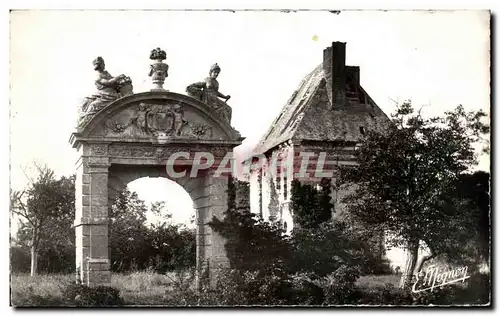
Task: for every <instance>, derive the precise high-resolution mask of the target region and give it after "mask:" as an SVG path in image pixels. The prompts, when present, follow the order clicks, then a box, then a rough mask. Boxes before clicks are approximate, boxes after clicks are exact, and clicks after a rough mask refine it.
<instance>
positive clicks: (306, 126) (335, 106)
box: [247, 42, 389, 232]
mask: <svg viewBox="0 0 500 316" xmlns="http://www.w3.org/2000/svg"><path fill="white" fill-rule="evenodd" d="M345 62H346V43H341V42H334V43H332V46H331V47H327V48H326V49H325V50H324V51H323V61H322V63H321V64H319V65H318V66H317V67H316V68H315V69H314V70H312V71H311V72H310V73H309V74H308V75H307V76H305V77H304V79H303V80H302V82H301V83H300V84H299V86H298V88H297V90H296V91H294V92H293V94H292V96H291V97H290V99H289V100H288V101H287V102H286V104H285V105H284V106H283V108H282V110H281V112H280V113H279V115H278V117H276V119H275V120H274V121H273V123H272V124H271V126H270V128H269V130H268V131H267V132H266V133H265V134H264V135H263V137H262V139H261V140H260V141H259V143H258V144H257V145H256V147H255V149H254V151H253V157H254V159H255V157H256V156H258V155H261V157H262V155H264V156H265V161H266V162H267V164H271V158H272V157H273V155H277V157H280V159H283V160H287V159H288V160H287V161H289V163H288V164H287V166H288V167H287V168H288V169H294V170H293V172H286V171H285V172H280V173H272V172H269V169H266V168H265V167H263V168H253V169H252V170H251V171H250V173H249V174H248V175H247V177H248V179H247V180H248V181H249V182H250V204H251V211H252V212H253V213H259V214H261V215H262V216H263V218H264V219H269V218H271V219H272V220H273V219H275V220H278V221H280V222H281V223H282V224H283V225H284V227H286V230H287V231H288V232H289V231H290V230H291V229H292V228H293V220H292V214H291V210H290V208H289V204H290V189H291V181H292V180H293V178H294V177H296V172H298V166H300V164H301V161H303V157H301V155H304V153H305V152H309V153H311V152H312V153H314V156H313V157H310V159H309V161H310V164H309V166H311V165H314V164H315V163H318V164H319V161H321V160H322V159H323V161H324V170H326V171H329V172H330V173H331V176H330V179H331V181H332V183H333V185H334V186H333V191H332V193H331V196H332V202H333V203H334V210H335V214H337V215H338V214H339V213H341V212H342V204H341V203H340V201H341V198H342V196H343V193H344V194H345V190H344V191H343V190H342V189H341V188H336V187H335V183H336V176H337V175H338V173H336V170H337V169H338V168H337V167H338V166H342V165H355V164H356V161H355V159H354V156H353V151H354V149H355V146H356V145H357V144H358V142H359V140H360V138H361V137H362V136H363V134H365V133H366V131H367V130H370V129H381V128H383V127H384V126H386V125H387V124H388V123H389V118H388V117H387V115H386V114H385V113H384V112H383V111H382V110H381V109H380V108H379V107H378V106H377V104H376V103H375V102H374V101H373V100H372V99H371V98H370V96H369V95H368V93H367V92H366V91H365V90H364V89H363V88H362V87H361V85H360V69H359V67H357V66H347V65H346V63H345ZM301 153H302V154H301ZM320 153H324V156H323V157H321V156H320ZM290 161H292V162H293V163H290ZM290 166H295V167H291V168H290ZM314 169H315V168H314V167H313V168H312V170H311V167H309V168H308V170H309V171H312V176H310V177H301V178H300V179H299V180H300V181H301V182H302V183H304V182H305V183H308V184H316V185H318V184H319V183H320V182H321V181H322V179H323V178H324V177H321V176H318V175H317V174H316V175H314ZM287 171H291V170H287ZM310 174H311V173H310Z"/></svg>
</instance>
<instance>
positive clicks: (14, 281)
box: [11, 271, 399, 306]
mask: <svg viewBox="0 0 500 316" xmlns="http://www.w3.org/2000/svg"><path fill="white" fill-rule="evenodd" d="M73 282H74V275H72V274H48V275H37V276H35V277H30V276H29V274H12V275H11V304H12V305H13V306H27V305H37V304H36V302H38V301H41V300H43V301H48V302H54V304H57V302H60V301H62V300H63V294H64V293H63V291H64V288H65V286H67V285H69V284H71V283H73ZM398 282H399V276H398V275H378V276H362V277H360V278H359V279H358V281H357V285H358V286H359V287H360V288H374V287H377V286H380V285H385V284H393V285H394V286H397V284H398ZM111 286H112V287H114V288H116V289H118V290H120V296H121V297H122V298H123V300H124V301H125V304H127V305H171V304H173V305H184V304H183V302H182V301H176V300H175V297H174V296H175V295H174V294H175V292H176V291H179V290H180V289H194V286H195V282H194V278H193V275H192V274H191V273H189V272H170V273H167V274H158V273H154V272H149V271H141V272H134V273H131V274H117V273H114V274H113V275H112V278H111ZM173 302H175V303H173Z"/></svg>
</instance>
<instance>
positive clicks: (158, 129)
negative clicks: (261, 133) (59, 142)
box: [71, 91, 243, 285]
mask: <svg viewBox="0 0 500 316" xmlns="http://www.w3.org/2000/svg"><path fill="white" fill-rule="evenodd" d="M242 140H243V138H242V137H241V135H240V134H239V133H238V132H237V131H236V130H234V129H233V128H232V127H231V126H230V125H229V124H228V122H226V121H224V120H223V119H222V118H221V117H219V116H218V115H217V114H216V113H213V112H212V111H210V109H208V108H207V107H206V104H203V103H202V102H199V101H196V100H194V99H193V98H191V97H188V96H182V95H179V94H175V93H171V92H166V91H163V92H158V91H157V92H148V93H141V94H134V95H130V96H127V97H125V98H121V99H118V100H117V101H115V102H112V103H111V104H109V105H108V106H106V107H105V108H103V109H102V111H101V112H100V114H99V115H97V116H95V117H93V118H92V119H91V120H89V121H88V122H86V123H84V124H83V125H82V126H81V127H80V130H79V132H78V133H74V134H73V135H72V138H71V142H72V144H73V146H74V147H75V148H77V149H78V150H79V153H80V154H81V157H80V158H79V161H78V163H77V177H76V183H75V184H76V188H75V194H76V198H75V208H76V218H75V222H74V226H75V232H76V267H77V269H78V273H77V274H78V278H80V280H82V281H83V282H84V283H88V284H90V285H97V284H108V283H109V281H110V272H109V268H110V267H109V248H108V238H109V231H108V229H109V228H108V224H109V218H108V212H109V208H110V207H111V205H112V203H113V201H114V197H116V194H117V193H118V192H120V191H121V190H122V189H123V188H125V187H126V185H127V184H128V183H130V182H131V181H133V180H135V179H139V178H142V177H160V176H161V177H167V178H171V179H172V180H173V181H176V182H177V183H178V184H179V185H181V186H182V187H183V188H184V189H185V190H186V192H188V193H189V194H190V196H191V198H192V199H193V202H194V204H195V205H196V212H197V223H198V226H197V237H196V240H197V247H196V252H197V267H198V268H199V270H198V271H199V273H201V271H202V269H203V268H204V267H208V268H210V269H212V268H211V267H212V266H213V267H214V269H217V267H218V266H224V265H226V264H227V263H228V261H227V258H226V255H225V248H224V242H225V240H224V238H222V237H221V236H218V235H217V236H214V234H213V232H212V230H211V229H210V227H209V226H208V225H207V223H208V222H209V221H210V220H211V219H212V216H213V215H216V216H217V217H219V218H221V217H222V216H223V213H224V211H225V209H226V208H227V179H225V178H213V170H202V171H200V172H199V173H198V174H197V178H191V177H190V176H189V173H190V171H191V170H192V169H193V168H194V167H193V158H194V155H195V153H197V152H208V153H211V154H212V155H213V156H214V157H215V158H216V159H221V158H222V157H224V156H225V155H226V153H227V152H228V151H231V150H232V148H233V147H235V146H237V145H239V144H241V141H242ZM179 152H187V153H188V157H187V159H186V161H185V162H184V163H185V164H183V162H182V161H180V160H176V161H175V162H174V163H175V166H176V165H177V162H179V161H180V162H181V164H180V165H181V166H182V168H185V170H186V171H187V173H186V175H185V176H183V177H182V178H172V177H170V176H169V175H168V174H167V172H166V166H167V163H169V161H168V158H169V157H171V155H172V154H175V153H179ZM89 266H90V268H91V269H92V270H90V271H89V270H88V269H89ZM209 275H210V277H211V278H213V276H214V274H213V273H210V274H209ZM199 276H201V274H200V275H199Z"/></svg>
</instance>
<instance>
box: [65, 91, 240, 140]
mask: <svg viewBox="0 0 500 316" xmlns="http://www.w3.org/2000/svg"><path fill="white" fill-rule="evenodd" d="M243 139H244V138H242V137H241V134H240V133H239V132H238V131H236V130H235V129H234V128H232V127H231V126H230V125H229V123H228V122H226V121H225V120H223V119H222V118H220V116H219V115H217V114H216V113H213V111H210V109H208V108H207V106H206V104H204V103H202V102H200V101H198V100H195V99H193V98H191V97H189V96H186V95H182V94H178V93H174V92H168V91H150V92H143V93H137V94H133V95H130V96H127V97H124V98H121V99H118V100H116V101H114V102H112V103H111V104H109V105H107V106H106V107H105V108H103V109H102V110H100V111H99V112H98V113H97V114H96V115H95V116H94V117H93V118H92V119H90V120H89V121H88V122H86V123H85V124H83V125H81V126H79V127H78V129H77V131H76V132H75V133H73V134H72V137H71V139H70V142H71V143H72V145H73V146H74V147H75V148H76V147H78V146H79V144H81V143H82V142H84V143H85V142H94V141H95V142H97V143H116V142H121V143H150V144H151V143H152V144H168V143H186V144H188V143H189V144H196V143H199V144H208V143H210V144H214V143H220V142H223V143H224V144H234V145H236V144H240V143H241V141H242V140H243ZM234 145H233V146H234Z"/></svg>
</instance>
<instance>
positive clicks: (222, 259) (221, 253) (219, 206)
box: [205, 172, 229, 285]
mask: <svg viewBox="0 0 500 316" xmlns="http://www.w3.org/2000/svg"><path fill="white" fill-rule="evenodd" d="M227 190H228V178H227V176H214V174H213V172H209V173H208V174H207V175H206V178H205V192H206V193H207V196H208V199H207V202H208V205H209V207H208V208H206V212H207V214H206V215H205V218H206V219H207V221H211V220H212V218H213V217H216V218H218V219H220V220H222V219H224V213H225V212H226V210H227V207H228V206H227V203H228V196H227V195H228V194H227ZM206 228H208V229H206V233H207V239H208V243H209V246H206V256H207V259H208V264H209V273H210V274H209V277H210V284H212V285H215V281H216V280H217V275H218V274H220V273H223V272H224V270H226V269H228V268H229V259H228V257H227V253H226V249H225V247H224V246H225V244H226V240H225V238H224V237H223V236H221V235H220V234H218V233H217V232H215V231H213V230H212V229H211V228H210V227H209V226H206Z"/></svg>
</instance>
